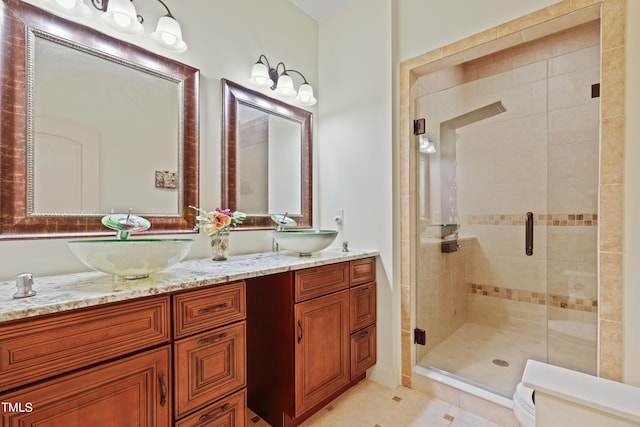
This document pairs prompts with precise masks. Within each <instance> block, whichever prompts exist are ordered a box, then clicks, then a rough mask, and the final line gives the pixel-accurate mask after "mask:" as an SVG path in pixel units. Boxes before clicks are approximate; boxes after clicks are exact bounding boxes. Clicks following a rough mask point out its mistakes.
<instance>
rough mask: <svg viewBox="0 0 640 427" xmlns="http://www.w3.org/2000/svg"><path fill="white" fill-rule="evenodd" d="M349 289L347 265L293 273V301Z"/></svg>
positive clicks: (325, 266)
mask: <svg viewBox="0 0 640 427" xmlns="http://www.w3.org/2000/svg"><path fill="white" fill-rule="evenodd" d="M348 287H349V263H348V262H342V263H339V264H330V265H324V266H322V267H313V268H308V269H305V270H300V271H296V273H295V300H296V302H300V301H305V300H308V299H311V298H315V297H319V296H321V295H326V294H328V293H331V292H335V291H340V290H342V289H347V288H348Z"/></svg>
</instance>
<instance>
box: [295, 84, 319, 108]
mask: <svg viewBox="0 0 640 427" xmlns="http://www.w3.org/2000/svg"><path fill="white" fill-rule="evenodd" d="M294 101H295V103H296V104H298V105H302V106H305V107H306V106H309V105H315V103H316V102H318V101H317V99H316V98H315V97H314V96H313V88H312V87H311V85H310V84H308V83H304V84H302V85H300V87H299V88H298V96H296V99H294Z"/></svg>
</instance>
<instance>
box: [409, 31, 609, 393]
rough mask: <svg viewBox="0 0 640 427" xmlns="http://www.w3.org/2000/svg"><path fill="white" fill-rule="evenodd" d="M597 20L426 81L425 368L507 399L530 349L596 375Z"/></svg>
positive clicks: (421, 311)
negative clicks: (449, 245)
mask: <svg viewBox="0 0 640 427" xmlns="http://www.w3.org/2000/svg"><path fill="white" fill-rule="evenodd" d="M598 28H599V23H598V22H593V23H589V24H585V25H583V26H581V27H579V28H578V29H576V30H574V31H573V33H572V34H569V35H567V34H560V35H553V36H549V37H547V38H545V39H542V40H539V41H537V42H532V43H529V44H527V45H523V46H519V47H517V48H514V49H512V50H510V51H505V52H500V53H498V54H494V55H492V56H491V57H485V58H480V59H478V60H475V61H473V62H468V63H465V64H462V65H459V66H456V67H455V68H451V69H449V70H443V71H439V72H438V73H437V75H427V76H423V77H421V78H420V81H419V82H418V87H420V91H421V93H420V95H419V96H418V97H417V98H416V104H415V112H416V118H425V119H426V128H425V133H424V135H423V136H416V138H417V140H418V141H417V142H418V144H416V146H417V147H422V149H420V148H419V154H418V155H417V159H418V163H417V164H416V171H417V173H416V174H415V176H416V179H417V180H418V182H417V183H416V187H415V188H416V189H417V192H418V195H417V198H416V200H417V206H416V207H417V209H416V213H417V215H418V218H416V223H417V224H418V226H417V227H416V229H417V236H416V242H417V245H416V246H417V263H416V267H417V268H416V298H415V303H416V307H415V313H416V316H415V317H416V326H417V328H418V329H420V330H424V331H425V334H426V342H425V343H424V345H421V344H416V346H415V351H416V361H417V364H418V366H422V367H425V368H429V369H431V370H433V371H437V372H440V373H442V374H444V375H448V376H452V377H456V378H458V379H462V380H463V381H465V382H466V383H470V384H474V385H476V386H479V387H481V388H484V389H486V390H489V391H491V392H493V393H496V394H498V395H502V396H505V397H510V396H511V395H512V394H513V392H514V390H515V386H516V384H517V383H518V382H519V380H520V378H521V375H522V370H523V368H524V364H525V362H526V360H527V359H536V360H540V361H544V362H549V363H553V364H556V365H559V366H563V367H568V368H571V369H575V370H578V371H583V372H587V373H591V374H595V371H596V337H597V333H596V332H597V331H596V324H597V323H596V320H597V294H598V293H597V220H598V215H597V212H598V183H599V182H598V179H599V177H598V165H599V99H598V98H597V96H596V95H597V90H594V88H597V85H598V83H599V80H600V66H599V64H600V46H599V37H598V34H599V33H598ZM570 36H572V37H574V38H573V39H571V38H570ZM569 40H571V41H570V42H569ZM447 73H448V74H447ZM443 77H444V78H443ZM443 82H445V83H443ZM452 82H455V84H454V83H452ZM426 135H428V137H427V136H426ZM427 148H428V149H427ZM527 214H528V215H527ZM446 227H449V228H446ZM445 228H446V229H447V230H449V231H451V230H457V235H456V234H455V232H447V233H444V234H443V233H442V232H441V231H442V230H443V229H445ZM434 230H438V232H435V233H434ZM456 238H457V241H456V245H455V250H447V251H445V250H444V246H443V245H442V243H443V241H447V240H455V239H456ZM532 244H533V245H534V246H533V247H531V245H532Z"/></svg>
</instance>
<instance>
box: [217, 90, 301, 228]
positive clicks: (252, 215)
mask: <svg viewBox="0 0 640 427" xmlns="http://www.w3.org/2000/svg"><path fill="white" fill-rule="evenodd" d="M222 96H223V144H224V145H223V155H222V170H223V182H222V205H223V206H225V207H228V208H229V209H231V210H234V211H235V210H238V211H241V212H244V213H245V214H247V219H246V220H245V221H244V223H243V224H242V225H240V226H239V227H241V228H245V229H266V228H274V227H275V223H274V222H273V221H272V220H271V215H273V214H279V215H284V214H287V216H288V217H290V218H293V219H294V220H295V221H296V222H297V224H298V225H297V228H310V227H311V226H312V195H311V190H312V170H311V156H312V114H311V112H309V111H307V110H304V109H302V108H298V107H295V106H292V105H289V104H287V103H285V102H282V101H279V100H277V99H273V98H270V97H268V96H266V95H263V94H262V93H260V92H256V91H254V90H251V89H248V88H246V87H243V86H240V85H239V84H237V83H234V82H231V81H229V80H226V79H223V80H222Z"/></svg>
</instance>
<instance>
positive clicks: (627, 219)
mask: <svg viewBox="0 0 640 427" xmlns="http://www.w3.org/2000/svg"><path fill="white" fill-rule="evenodd" d="M638 22H640V2H638V1H635V0H627V24H626V31H627V34H626V46H625V49H626V68H627V69H626V78H625V80H626V81H625V85H626V93H625V99H624V101H625V110H626V112H625V115H626V117H625V119H626V120H625V126H626V129H625V141H626V146H625V153H624V155H625V175H624V182H625V194H624V200H625V211H624V227H625V236H624V251H625V252H624V261H623V264H624V289H625V295H624V297H623V301H624V304H625V306H624V319H623V321H624V323H623V324H624V325H625V331H624V342H625V349H624V376H623V381H624V382H626V383H628V384H633V385H635V386H639V387H640V365H639V364H638V360H639V359H640V334H639V333H638V327H639V325H640V309H639V308H638V307H639V306H638V303H640V263H638V259H640V242H639V239H638V236H640V221H638V219H639V218H640V197H638V189H639V188H640V168H639V167H638V160H639V159H640V120H638V119H639V118H640V82H639V81H638V76H640V27H638Z"/></svg>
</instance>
